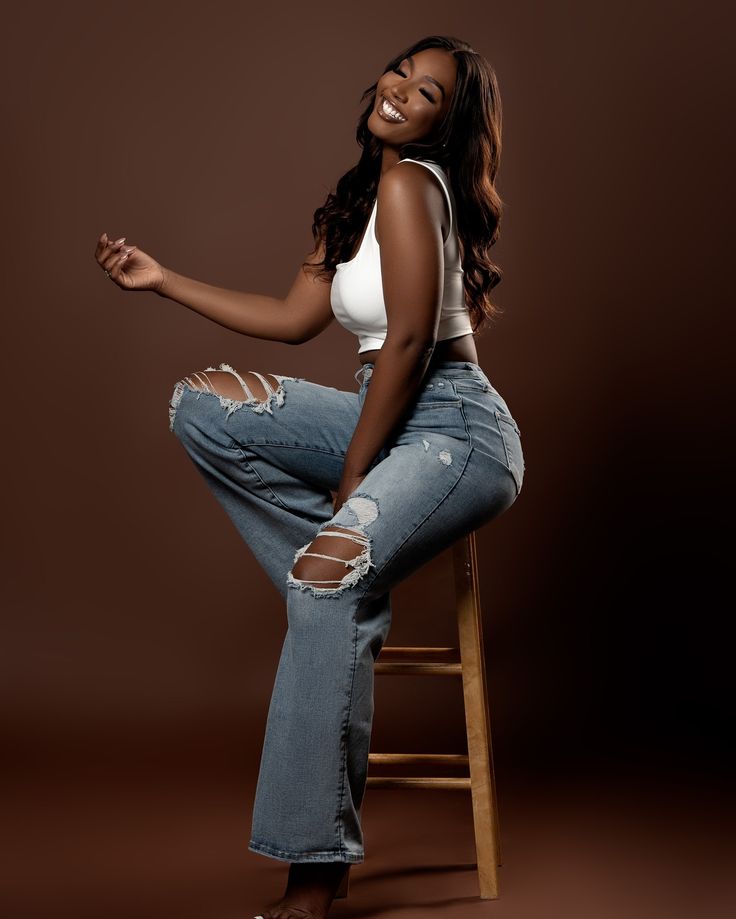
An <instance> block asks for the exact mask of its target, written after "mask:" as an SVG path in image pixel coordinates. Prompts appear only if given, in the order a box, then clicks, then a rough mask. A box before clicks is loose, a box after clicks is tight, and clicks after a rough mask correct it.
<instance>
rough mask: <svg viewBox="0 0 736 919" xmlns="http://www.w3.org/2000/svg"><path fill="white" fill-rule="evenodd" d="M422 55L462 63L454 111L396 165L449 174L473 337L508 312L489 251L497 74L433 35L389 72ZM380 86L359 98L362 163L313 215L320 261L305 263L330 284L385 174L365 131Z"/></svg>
mask: <svg viewBox="0 0 736 919" xmlns="http://www.w3.org/2000/svg"><path fill="white" fill-rule="evenodd" d="M425 48H443V49H445V50H447V51H449V52H450V53H451V54H453V55H454V57H455V60H456V61H457V75H456V79H455V91H454V92H453V95H452V101H451V104H450V109H449V111H448V113H447V116H446V117H445V119H444V121H443V122H442V124H441V126H440V128H439V131H438V132H437V135H436V136H435V137H433V138H432V139H431V140H429V139H427V140H426V142H425V141H422V142H420V143H408V144H404V145H403V146H402V147H401V148H400V149H399V159H405V158H406V157H410V158H411V159H426V160H432V161H434V162H435V163H437V164H439V165H440V166H441V167H442V168H443V169H444V170H445V172H446V174H447V176H448V179H449V181H450V184H451V185H452V190H453V193H454V195H455V201H456V203H457V215H456V222H457V231H458V236H459V240H460V255H461V259H462V266H463V284H464V289H465V300H466V304H467V307H468V312H469V315H470V321H471V325H472V328H473V332H477V331H478V330H479V328H480V327H481V326H482V324H483V322H484V321H485V320H493V319H495V318H496V317H497V316H499V315H500V314H501V313H502V312H503V310H502V308H501V307H499V306H498V305H497V304H494V303H493V302H492V301H491V299H490V296H489V293H490V291H491V290H492V289H493V288H494V287H495V286H496V284H498V283H499V281H500V280H501V271H500V269H499V268H498V267H497V266H496V265H495V264H494V263H493V262H492V261H491V259H490V258H489V255H488V253H489V250H490V248H491V246H492V245H493V244H494V243H495V242H496V240H497V239H498V236H499V232H500V223H501V214H502V210H503V202H502V200H501V198H500V196H499V194H498V192H497V190H496V186H495V182H496V174H497V173H498V169H499V165H500V160H501V127H502V110H501V96H500V92H499V88H498V81H497V79H496V74H495V71H494V69H493V67H491V65H490V64H489V63H488V61H487V60H486V59H485V58H484V57H482V56H481V55H480V54H479V53H478V52H477V51H474V50H473V48H471V46H470V45H469V44H468V43H467V42H464V41H461V40H460V39H457V38H452V37H448V36H444V35H430V36H428V37H427V38H423V39H421V40H420V41H418V42H415V43H414V44H413V45H411V46H409V47H408V48H405V49H404V50H403V51H401V52H400V53H399V54H398V55H397V56H396V57H395V58H393V60H391V61H389V63H388V64H387V65H386V67H385V69H384V71H383V72H384V73H387V72H388V71H390V70H395V69H396V68H398V67H399V66H400V64H401V62H402V61H403V60H404V58H406V57H408V56H409V55H411V54H416V53H418V52H419V51H423V50H424V49H425ZM377 86H378V81H376V82H375V83H373V85H372V86H369V87H368V89H367V90H365V92H364V93H363V95H362V96H361V102H362V101H363V100H364V99H366V98H368V104H367V106H366V107H365V109H364V111H363V113H362V115H361V116H360V120H359V122H358V128H357V132H356V139H357V141H358V144H359V146H360V147H362V149H363V152H362V154H361V157H360V160H359V161H358V163H357V164H356V165H355V166H354V167H353V168H352V169H350V170H349V171H348V172H346V173H345V174H344V175H343V176H342V177H341V178H340V179H339V181H338V183H337V186H336V190H335V193H334V194H333V193H332V192H330V194H328V196H327V200H326V201H325V203H324V205H323V206H322V207H319V208H317V210H316V211H315V212H314V218H313V220H314V222H313V224H312V235H313V236H314V239H315V247H314V253H316V252H317V251H318V250H319V248H320V245H321V244H322V243H324V258H323V259H322V261H320V262H304V263H303V267H304V268H305V269H307V270H312V271H316V273H318V274H319V276H320V277H322V278H324V279H326V280H329V279H330V278H332V277H333V276H334V271H335V266H336V265H337V264H338V263H340V262H345V261H349V260H350V258H351V255H352V253H353V251H354V250H355V248H356V246H357V243H358V240H359V239H360V238H361V237H362V235H363V231H364V229H365V226H366V224H367V221H368V217H369V216H370V212H371V210H372V208H373V203H374V201H375V199H376V195H377V193H378V182H379V179H380V174H381V151H382V149H383V142H382V141H381V140H379V139H378V138H377V137H376V136H375V135H374V134H373V133H372V132H371V131H370V130H369V129H368V128H367V126H366V123H367V121H368V118H369V117H370V114H371V112H372V111H373V107H374V105H375V98H376V88H377Z"/></svg>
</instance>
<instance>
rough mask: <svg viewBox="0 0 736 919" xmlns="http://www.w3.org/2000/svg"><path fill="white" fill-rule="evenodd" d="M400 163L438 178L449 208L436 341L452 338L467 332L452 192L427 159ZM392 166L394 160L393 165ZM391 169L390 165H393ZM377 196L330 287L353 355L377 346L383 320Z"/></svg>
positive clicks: (385, 325) (384, 327)
mask: <svg viewBox="0 0 736 919" xmlns="http://www.w3.org/2000/svg"><path fill="white" fill-rule="evenodd" d="M399 162H400V163H407V162H408V163H420V164H421V165H422V166H426V167H427V169H429V170H430V171H431V172H433V173H434V174H435V175H436V176H437V178H438V179H439V180H440V184H441V185H442V190H443V191H444V193H445V198H446V199H447V204H448V207H449V208H450V229H449V232H448V235H447V239H446V240H445V242H444V246H443V252H444V262H445V278H444V281H445V283H444V293H443V296H442V312H441V315H440V323H439V328H438V330H437V341H444V340H445V339H447V338H457V337H459V336H460V335H467V334H468V332H472V331H473V327H472V325H471V323H470V316H469V314H468V308H467V306H466V305H465V292H464V289H463V268H462V265H461V262H460V245H459V239H458V233H457V226H456V220H455V196H454V194H453V192H452V186H451V185H450V183H449V181H448V178H447V176H446V174H445V171H444V170H443V169H442V167H441V166H440V165H439V164H438V163H435V162H433V161H431V160H412V159H408V158H407V159H403V160H400V161H399ZM397 165H398V164H397ZM394 168H395V167H394ZM377 210H378V198H376V200H375V202H374V203H373V210H372V211H371V216H370V218H369V220H368V226H367V228H366V230H365V233H364V235H363V239H362V241H361V243H360V248H359V249H358V251H357V253H356V255H355V257H354V258H351V259H350V261H348V262H338V264H337V266H336V270H335V276H334V278H333V280H332V288H331V290H330V304H331V306H332V312H333V314H334V316H335V318H336V319H337V321H338V322H339V323H340V325H342V326H344V327H345V328H346V329H348V331H350V332H353V333H354V334H355V335H357V336H358V343H359V345H358V354H360V353H361V352H362V351H372V350H374V349H375V348H381V347H383V344H384V342H385V340H386V331H387V328H388V319H387V316H386V304H385V303H384V299H383V279H382V277H381V254H380V249H379V245H378V240H377V239H376V234H375V232H374V228H375V225H376V213H377Z"/></svg>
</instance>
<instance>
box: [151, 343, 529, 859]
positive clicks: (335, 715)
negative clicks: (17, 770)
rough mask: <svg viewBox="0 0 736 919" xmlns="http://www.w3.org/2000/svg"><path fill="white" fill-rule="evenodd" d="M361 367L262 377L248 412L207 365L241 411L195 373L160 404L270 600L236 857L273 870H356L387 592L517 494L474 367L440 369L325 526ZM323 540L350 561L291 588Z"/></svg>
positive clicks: (506, 426) (501, 426) (507, 416)
mask: <svg viewBox="0 0 736 919" xmlns="http://www.w3.org/2000/svg"><path fill="white" fill-rule="evenodd" d="M373 367H374V365H373V364H365V365H363V367H361V368H360V369H359V370H358V372H357V374H356V381H357V378H358V377H359V376H360V375H361V374H362V380H361V381H360V389H359V391H358V392H348V391H342V390H339V389H336V388H334V387H331V386H322V385H320V384H318V383H312V382H310V381H309V380H306V379H303V378H299V377H289V376H280V375H276V374H272V376H273V377H275V378H276V380H277V382H278V387H277V388H274V387H273V386H271V385H270V383H269V381H268V379H267V378H266V377H265V376H263V375H260V374H259V377H260V379H261V381H262V382H263V383H264V388H265V391H266V398H265V399H261V400H259V399H258V398H256V397H255V396H254V395H253V393H252V392H251V390H250V389H249V387H248V386H247V383H246V381H245V380H244V379H243V378H242V376H240V374H238V372H237V371H236V370H234V369H233V368H232V367H230V366H229V365H228V364H221V365H220V366H219V367H210V368H207V369H208V370H218V369H219V370H226V371H229V372H231V373H233V375H234V376H236V377H237V378H238V379H239V380H240V383H241V386H242V387H243V396H244V398H243V400H242V401H239V400H235V399H231V398H227V397H225V396H224V395H220V394H218V393H217V392H216V391H215V390H214V388H213V389H212V390H209V391H208V388H207V382H206V381H204V382H203V381H202V377H201V375H200V374H197V375H196V376H197V380H198V383H199V385H201V386H203V387H205V388H198V387H197V386H193V385H192V380H191V378H189V377H186V378H184V379H183V380H180V381H179V382H178V383H177V384H176V386H175V389H174V393H173V396H172V398H171V401H170V403H169V421H170V429H171V430H172V431H173V432H174V434H175V435H176V437H177V438H178V439H179V441H180V442H181V443H182V445H183V446H184V448H185V449H186V451H187V453H188V454H189V456H190V457H191V459H192V460H193V462H194V463H195V464H196V466H197V468H198V469H199V471H200V472H201V473H202V475H203V476H204V478H205V480H206V482H207V484H208V486H209V487H210V489H211V490H212V492H213V493H214V495H215V497H216V498H217V499H218V501H219V502H220V503H221V505H222V507H223V508H224V509H225V511H226V512H227V514H228V516H229V517H230V519H231V520H232V522H233V523H234V524H235V527H236V528H237V530H238V532H239V533H240V535H241V536H242V538H243V540H244V541H245V543H246V544H247V545H248V546H249V548H250V550H251V551H252V552H253V555H254V556H255V557H256V559H257V561H258V562H259V563H260V565H261V566H262V567H263V569H264V570H265V572H266V574H267V575H268V576H269V577H270V579H271V581H272V582H273V583H274V584H275V586H276V588H277V589H278V590H279V591H280V593H281V594H282V596H283V597H284V599H285V601H286V619H287V632H286V637H285V639H284V644H283V647H282V649H281V656H280V659H279V662H278V668H277V671H276V677H275V683H274V687H273V694H272V697H271V702H270V706H269V710H268V716H267V720H266V732H265V739H264V744H263V750H262V754H261V761H260V770H259V775H258V783H257V787H256V794H255V801H254V809H253V821H252V828H251V838H250V841H249V845H248V848H249V849H250V850H251V851H253V852H257V853H260V854H262V855H266V856H269V857H271V858H276V859H282V860H285V861H289V862H331V861H339V862H362V861H363V860H364V845H363V833H362V829H361V821H360V808H361V803H362V800H363V794H364V790H365V784H366V776H367V770H368V752H369V746H370V737H371V727H372V721H373V707H374V702H373V676H374V673H373V665H374V662H375V661H376V659H377V657H378V655H379V653H380V651H381V648H382V647H383V645H384V643H385V641H386V638H387V636H388V632H389V627H390V624H391V597H390V591H391V589H392V588H393V587H394V586H395V585H397V584H398V583H399V582H400V581H402V580H403V579H404V578H406V577H407V576H408V575H409V574H411V573H412V572H414V571H416V570H417V569H418V568H420V567H421V566H422V565H424V564H425V563H426V562H427V561H429V559H431V558H432V557H434V556H436V555H437V554H439V553H440V552H442V551H443V550H445V549H447V548H449V547H450V546H451V545H452V544H453V543H455V542H456V541H457V540H458V539H460V538H461V537H462V536H464V535H465V534H467V533H469V532H470V531H472V530H475V529H477V528H478V527H480V526H481V525H482V524H485V523H487V522H489V521H490V520H492V519H494V518H495V517H497V516H499V515H500V514H501V513H503V512H504V511H505V510H507V509H508V508H509V507H510V506H511V505H512V504H513V502H514V501H515V500H516V497H517V496H518V494H519V492H520V490H521V486H522V481H523V475H524V458H523V454H522V449H521V441H520V431H519V427H518V425H517V423H516V421H515V420H514V418H513V417H512V415H511V412H510V411H509V407H508V405H507V404H506V402H505V400H504V399H503V398H502V396H501V395H500V394H499V392H498V391H497V390H496V389H495V388H494V386H492V385H491V382H490V381H489V379H488V377H487V376H486V374H485V373H484V372H483V370H482V369H481V368H480V366H479V365H478V364H476V363H472V362H470V361H441V362H436V363H435V364H434V365H433V366H432V367H431V368H430V370H429V371H428V373H427V374H426V375H425V377H424V379H423V381H422V384H421V386H420V390H419V392H418V394H417V395H416V397H415V398H414V399H413V400H412V405H411V408H410V409H409V411H408V412H407V414H406V416H405V418H404V420H403V422H402V424H401V425H400V427H399V431H398V434H396V435H394V437H393V439H392V441H391V442H390V443H387V444H386V445H385V446H384V448H383V449H382V450H381V452H380V453H379V454H378V456H377V457H376V458H375V460H374V462H373V464H372V466H371V468H370V470H369V472H368V474H367V475H366V476H365V478H364V479H363V480H362V482H361V483H360V486H359V487H358V488H357V489H356V490H355V491H354V492H353V494H352V495H351V496H350V497H349V498H348V499H347V500H346V502H345V503H344V504H343V506H342V507H341V508H340V510H339V511H338V512H337V513H336V514H333V497H332V495H331V491H336V490H337V488H338V485H339V482H340V477H341V473H342V468H343V461H344V458H345V453H346V451H347V449H348V445H349V444H350V440H351V437H352V435H353V431H354V429H355V426H356V424H357V422H358V418H359V416H360V411H361V407H362V405H363V402H364V400H365V397H366V393H367V392H368V388H369V386H370V379H371V375H372V372H373ZM205 377H206V374H205ZM251 379H252V378H251ZM333 524H334V525H339V526H340V527H341V528H343V529H341V530H339V531H338V530H334V529H331V528H332V525H333ZM345 530H347V531H348V533H345ZM325 532H326V533H327V534H330V533H332V534H334V535H335V539H336V541H337V542H340V541H341V539H348V540H352V541H353V543H354V544H355V558H354V559H351V560H350V561H343V559H338V558H337V555H339V554H340V553H337V554H336V555H326V554H325V552H324V549H323V550H322V553H313V554H321V555H322V556H323V557H328V558H331V559H335V560H337V561H340V562H341V563H342V565H343V566H344V568H345V570H346V573H345V575H344V576H343V577H342V578H341V579H340V580H338V579H337V578H335V580H334V581H332V582H326V581H325V582H320V583H319V584H317V583H316V581H315V580H313V579H310V580H307V579H301V580H300V579H299V578H296V577H295V576H294V575H293V574H292V568H293V567H294V566H295V564H296V562H297V560H298V559H299V558H300V557H301V556H302V555H303V554H305V553H308V552H309V549H310V543H311V541H312V540H313V539H314V538H315V537H316V536H317V535H318V534H320V533H325ZM340 534H342V535H341V537H340ZM338 537H340V538H338ZM321 542H322V546H324V543H325V540H324V539H323V540H322V541H321ZM330 544H333V542H332V541H330ZM335 544H336V543H335ZM344 545H345V544H344V543H343V546H344ZM344 554H345V553H343V555H344ZM339 567H340V566H338V568H339ZM244 612H245V613H246V614H247V610H244Z"/></svg>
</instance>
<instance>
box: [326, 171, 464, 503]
mask: <svg viewBox="0 0 736 919" xmlns="http://www.w3.org/2000/svg"><path fill="white" fill-rule="evenodd" d="M445 209H446V204H445V198H444V195H443V192H442V191H441V189H440V188H439V186H438V184H437V182H436V181H435V180H433V179H432V178H431V176H429V175H427V170H426V169H425V168H424V167H423V166H419V165H417V164H415V163H406V164H404V165H402V166H401V168H400V169H398V168H396V167H394V168H393V169H391V170H390V171H389V172H387V173H386V175H385V176H384V177H383V179H382V180H381V183H380V186H379V191H378V214H377V218H376V219H377V226H378V233H379V235H380V248H381V274H382V277H383V295H384V302H385V304H386V315H387V318H388V330H387V334H386V341H385V343H384V345H383V347H382V348H381V350H380V351H379V353H378V356H377V357H376V360H375V367H374V370H373V375H372V376H371V383H370V386H369V387H368V393H367V395H366V398H365V402H364V403H363V409H362V411H361V415H360V419H359V420H358V424H357V426H356V428H355V431H354V433H353V438H352V440H351V442H350V446H349V448H348V451H347V455H346V457H345V467H344V473H343V479H344V480H345V485H346V487H347V486H349V484H350V483H351V482H354V481H355V480H356V479H360V478H362V477H363V476H365V475H366V473H367V471H368V468H369V466H370V464H371V463H372V462H373V460H374V459H375V457H376V456H377V455H378V453H379V452H380V451H381V449H382V448H383V446H384V445H385V444H386V443H387V442H388V440H389V439H390V438H391V436H392V435H393V433H394V431H395V429H396V428H397V426H398V425H399V423H400V422H401V421H402V419H403V418H404V416H405V414H406V412H407V410H408V409H409V407H410V405H411V404H412V402H413V400H414V399H415V396H416V394H417V391H418V389H419V386H420V385H421V382H422V377H423V376H424V373H425V371H426V369H427V365H428V363H429V360H430V358H431V356H432V352H433V350H434V346H435V342H436V340H437V327H438V325H439V319H440V312H441V309H442V295H443V283H444V249H443V238H442V219H443V214H444V213H445ZM342 492H344V489H342V488H341V490H340V492H338V499H339V498H340V495H341V494H342ZM349 493H350V492H349V491H348V492H347V494H349ZM345 497H346V495H345ZM336 507H338V502H336ZM338 509H339V507H338Z"/></svg>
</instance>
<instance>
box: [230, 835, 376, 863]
mask: <svg viewBox="0 0 736 919" xmlns="http://www.w3.org/2000/svg"><path fill="white" fill-rule="evenodd" d="M248 849H249V850H250V851H251V852H256V853H257V854H258V855H266V856H268V858H277V859H279V860H281V861H287V862H349V863H351V864H358V863H360V862H362V861H365V855H364V854H362V853H350V852H345V851H344V850H343V851H341V852H340V851H335V850H332V849H322V850H320V851H317V852H287V851H286V850H285V849H274V848H273V847H272V846H268V845H265V844H264V843H262V842H254V841H253V840H251V841H250V842H249V843H248Z"/></svg>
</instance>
